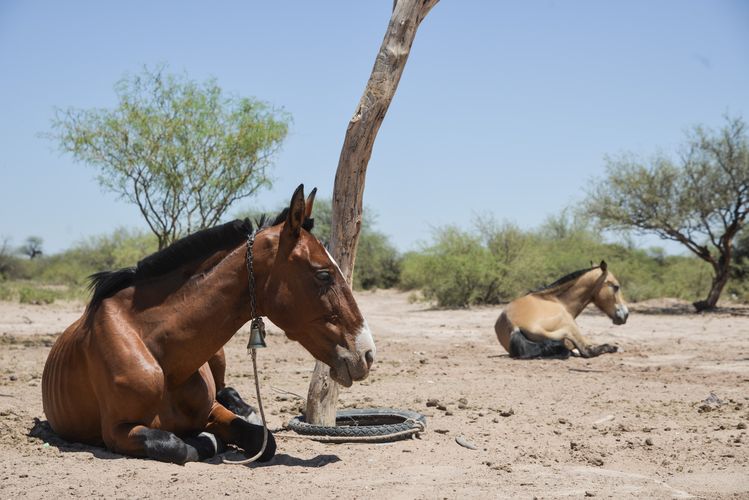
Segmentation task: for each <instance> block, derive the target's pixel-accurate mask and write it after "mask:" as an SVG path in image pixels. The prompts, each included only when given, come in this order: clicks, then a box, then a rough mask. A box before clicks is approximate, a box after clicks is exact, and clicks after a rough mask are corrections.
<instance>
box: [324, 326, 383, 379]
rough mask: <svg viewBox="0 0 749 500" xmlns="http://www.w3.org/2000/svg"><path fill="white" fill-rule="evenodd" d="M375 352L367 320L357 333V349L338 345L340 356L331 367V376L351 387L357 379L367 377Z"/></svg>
mask: <svg viewBox="0 0 749 500" xmlns="http://www.w3.org/2000/svg"><path fill="white" fill-rule="evenodd" d="M375 353H376V349H375V345H374V341H373V340H372V334H371V332H370V331H369V327H368V326H367V323H366V322H365V323H364V324H363V325H362V327H361V328H360V329H359V332H358V333H357V335H356V344H355V350H353V351H352V350H350V349H347V348H345V347H341V346H336V354H337V355H338V356H337V359H336V362H335V363H334V366H331V367H330V377H331V378H332V379H333V380H335V381H336V382H338V383H339V384H341V385H342V386H344V387H351V384H353V383H354V382H355V381H359V380H364V379H365V378H367V376H368V375H369V369H370V368H372V365H373V364H374V360H375Z"/></svg>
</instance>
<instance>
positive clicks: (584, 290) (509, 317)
mask: <svg viewBox="0 0 749 500" xmlns="http://www.w3.org/2000/svg"><path fill="white" fill-rule="evenodd" d="M591 302H593V303H594V304H595V305H596V306H597V307H598V309H600V310H601V311H603V312H604V313H606V315H607V316H608V317H609V318H611V320H612V321H613V322H614V324H615V325H623V324H624V323H626V322H627V317H628V316H629V311H628V309H627V306H626V305H625V304H624V300H623V299H622V294H621V290H620V286H619V282H618V281H617V279H616V277H614V275H613V274H612V273H610V272H609V271H608V269H607V266H606V262H604V261H602V262H601V265H600V266H596V267H591V268H590V269H582V270H580V271H576V272H574V273H571V274H568V275H567V276H565V277H563V278H560V279H559V280H557V281H555V282H554V283H552V284H551V285H549V286H547V287H544V288H542V289H540V290H536V291H533V292H530V293H528V294H527V295H524V296H523V297H520V298H517V299H515V300H513V301H512V302H510V303H509V304H508V305H507V307H506V308H505V310H504V311H502V314H500V316H499V319H497V323H496V324H495V325H494V331H495V332H496V334H497V338H498V339H499V343H500V344H502V347H504V348H505V350H506V351H507V352H509V353H510V357H513V358H521V359H528V358H541V357H566V356H569V353H570V350H572V349H577V351H578V352H579V353H580V356H582V357H584V358H590V357H594V356H599V355H601V354H603V353H610V352H616V351H617V347H616V346H615V345H609V344H601V345H593V344H591V343H590V341H588V340H587V339H586V338H585V337H583V335H582V333H581V332H580V328H578V326H577V324H576V323H575V318H576V317H577V316H578V315H579V314H580V313H581V312H583V309H585V307H586V306H587V305H588V304H590V303H591Z"/></svg>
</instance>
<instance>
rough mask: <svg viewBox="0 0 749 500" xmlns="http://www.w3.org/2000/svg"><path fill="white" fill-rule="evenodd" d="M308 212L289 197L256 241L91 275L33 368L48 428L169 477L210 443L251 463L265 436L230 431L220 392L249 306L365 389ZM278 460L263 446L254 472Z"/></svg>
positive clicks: (353, 315)
mask: <svg viewBox="0 0 749 500" xmlns="http://www.w3.org/2000/svg"><path fill="white" fill-rule="evenodd" d="M313 200H314V196H313V195H311V196H310V198H309V199H308V200H307V202H306V203H305V199H304V191H303V187H302V186H299V188H297V190H296V192H295V193H294V195H293V197H292V199H291V203H290V206H289V208H288V210H285V211H284V212H283V213H282V214H281V215H279V217H278V218H277V219H276V221H275V222H274V223H273V224H271V225H270V226H267V227H263V228H261V229H260V230H259V231H258V232H257V233H256V235H255V237H254V239H252V238H251V235H252V234H253V228H252V225H251V224H250V223H249V221H247V220H245V221H234V222H232V223H228V224H224V225H222V226H217V227H215V228H211V229H205V230H203V231H200V232H198V233H195V234H193V235H190V236H187V237H186V238H183V239H181V240H179V241H177V242H175V243H174V244H173V245H171V246H169V247H167V248H165V249H164V250H161V251H159V252H157V253H155V254H153V255H151V256H150V257H147V258H146V259H144V260H142V261H141V262H139V263H138V266H137V267H134V268H127V269H120V270H118V271H112V272H102V273H98V274H96V275H94V276H93V288H94V294H93V298H92V299H91V303H90V304H89V306H88V307H87V309H86V311H85V312H84V314H83V316H82V317H81V319H79V320H78V321H76V322H75V323H73V324H72V325H71V326H69V327H68V329H67V330H65V332H64V333H63V334H62V335H61V336H60V337H59V338H58V339H57V342H56V343H55V345H54V346H53V347H52V350H51V351H50V353H49V357H48V358H47V363H46V364H45V366H44V373H43V375H42V401H43V404H44V413H45V414H46V415H47V419H48V420H49V424H50V425H51V426H52V429H53V430H54V431H55V432H56V433H57V434H59V435H60V436H61V437H62V438H64V439H67V440H69V441H79V442H83V443H90V444H104V445H106V447H107V448H109V449H110V450H112V451H115V452H118V453H122V454H125V455H132V456H136V457H148V458H152V459H155V460H161V461H165V462H173V463H180V464H181V463H184V462H186V461H192V460H199V459H204V458H207V457H210V456H212V455H213V454H215V453H216V452H217V451H218V449H219V443H220V442H225V443H231V444H234V445H236V446H238V447H239V448H241V449H242V450H244V451H245V453H248V454H255V453H257V452H258V451H259V450H260V448H261V447H262V443H263V428H262V426H258V425H253V424H252V423H250V422H248V421H247V420H246V419H244V418H241V417H242V416H246V414H247V413H249V412H248V411H247V410H248V408H249V407H248V406H247V405H246V404H245V403H244V402H243V401H242V400H241V398H240V397H239V395H238V394H237V393H236V391H234V390H233V389H231V388H229V387H224V369H225V366H226V362H225V358H224V354H223V350H222V347H223V345H224V344H226V342H227V341H228V340H229V339H231V337H232V336H233V335H234V334H235V333H236V331H237V330H239V328H240V327H241V326H242V325H244V324H245V323H246V322H247V321H248V320H250V319H251V318H250V317H251V315H252V314H251V312H250V311H251V303H253V304H254V303H255V301H256V305H257V309H256V312H257V314H258V315H260V316H267V317H268V318H270V320H271V321H273V323H275V324H276V325H278V326H279V327H280V328H282V329H283V330H284V332H285V333H286V335H287V336H288V337H289V338H290V339H292V340H296V341H298V342H300V343H301V344H302V345H303V346H304V347H305V348H306V349H307V351H309V352H310V353H311V354H312V355H313V356H314V357H315V358H317V359H319V360H320V361H323V362H324V363H326V364H328V365H329V366H330V367H331V371H330V375H331V378H333V379H334V380H336V381H337V382H339V383H340V384H342V385H344V386H347V387H348V386H350V385H351V383H352V382H353V381H355V380H362V379H364V378H365V377H366V376H367V374H368V373H369V370H370V367H371V366H372V363H373V362H374V355H375V346H374V342H373V340H372V336H371V334H370V331H369V328H368V327H367V323H366V321H365V320H364V318H363V317H362V315H361V312H360V311H359V308H358V306H357V304H356V302H355V300H354V296H353V294H352V292H351V288H350V287H349V285H348V283H347V282H346V279H345V278H344V277H343V275H342V274H341V271H340V269H339V268H338V265H337V264H336V263H335V261H333V259H332V257H331V256H330V254H329V253H328V252H327V251H326V250H325V248H324V247H323V245H322V244H321V243H320V242H319V241H318V239H317V238H315V237H314V236H312V234H310V233H309V231H308V229H311V220H309V217H310V213H311V211H312V203H313ZM250 264H252V265H250ZM252 277H254V280H253V279H252ZM253 284H254V287H253V286H252V285H253ZM253 296H254V297H253ZM216 438H218V439H216ZM275 450H276V445H275V441H274V439H273V436H268V443H267V447H266V448H265V451H264V453H263V454H262V456H261V457H260V460H261V461H267V460H270V459H271V458H272V457H273V454H274V453H275Z"/></svg>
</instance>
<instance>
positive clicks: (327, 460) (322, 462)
mask: <svg viewBox="0 0 749 500" xmlns="http://www.w3.org/2000/svg"><path fill="white" fill-rule="evenodd" d="M235 454H236V455H237V456H236V457H231V458H232V460H236V459H242V458H244V455H242V454H241V453H240V452H236V453H235ZM222 455H226V453H224V454H222ZM227 458H228V457H227ZM340 461H341V458H340V457H339V456H338V455H330V454H326V455H317V456H315V457H312V458H299V457H294V456H291V455H287V454H286V453H277V454H276V456H275V457H273V460H270V461H268V462H251V463H249V464H246V465H245V467H249V468H253V469H254V468H256V467H258V468H259V467H272V466H279V465H280V466H285V467H313V468H320V467H325V466H326V465H330V464H334V463H336V462H340ZM214 462H215V463H219V464H220V463H221V457H214V458H213V459H211V460H210V463H214Z"/></svg>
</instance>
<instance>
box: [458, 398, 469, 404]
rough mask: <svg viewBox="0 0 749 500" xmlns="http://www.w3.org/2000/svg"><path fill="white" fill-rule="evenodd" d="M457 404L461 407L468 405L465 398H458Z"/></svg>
mask: <svg viewBox="0 0 749 500" xmlns="http://www.w3.org/2000/svg"><path fill="white" fill-rule="evenodd" d="M458 403H460V404H462V405H467V404H468V400H467V399H466V398H460V399H459V400H458Z"/></svg>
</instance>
